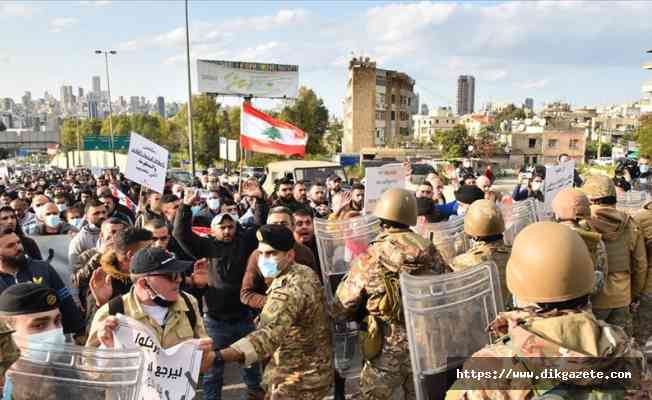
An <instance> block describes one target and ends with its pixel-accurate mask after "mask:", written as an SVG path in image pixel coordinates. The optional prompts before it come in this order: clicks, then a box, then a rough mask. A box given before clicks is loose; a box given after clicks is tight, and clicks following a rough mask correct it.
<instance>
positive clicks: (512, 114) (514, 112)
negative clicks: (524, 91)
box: [493, 104, 527, 131]
mask: <svg viewBox="0 0 652 400" xmlns="http://www.w3.org/2000/svg"><path fill="white" fill-rule="evenodd" d="M526 117H527V116H526V114H525V111H524V110H523V109H522V108H518V107H516V106H515V105H514V104H510V105H508V106H507V107H505V108H504V109H502V110H501V111H500V112H499V113H498V115H496V122H495V123H494V125H493V130H494V131H498V130H500V124H501V123H502V122H503V121H511V120H513V119H525V118H526Z"/></svg>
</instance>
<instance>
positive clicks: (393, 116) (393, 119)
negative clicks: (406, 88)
mask: <svg viewBox="0 0 652 400" xmlns="http://www.w3.org/2000/svg"><path fill="white" fill-rule="evenodd" d="M393 97H394V95H392V98H393ZM390 119H391V120H392V121H396V111H392V113H391V115H390Z"/></svg>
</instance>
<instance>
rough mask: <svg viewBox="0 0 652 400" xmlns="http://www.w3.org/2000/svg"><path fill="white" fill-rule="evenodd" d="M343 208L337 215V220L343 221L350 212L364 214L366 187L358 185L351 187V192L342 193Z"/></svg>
mask: <svg viewBox="0 0 652 400" xmlns="http://www.w3.org/2000/svg"><path fill="white" fill-rule="evenodd" d="M342 200H344V201H343V202H342V205H341V208H340V209H339V210H338V211H337V212H336V213H335V218H336V219H341V218H342V217H343V216H344V215H346V214H347V213H348V212H349V211H357V212H362V209H363V208H364V185H363V184H361V183H356V184H354V185H353V186H352V187H351V191H350V192H348V193H347V192H344V193H342Z"/></svg>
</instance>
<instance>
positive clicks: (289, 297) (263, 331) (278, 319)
mask: <svg viewBox="0 0 652 400" xmlns="http://www.w3.org/2000/svg"><path fill="white" fill-rule="evenodd" d="M302 292H303V289H302V288H300V287H298V288H297V289H296V290H294V288H293V287H292V286H286V287H281V288H278V289H274V290H273V291H272V292H271V293H270V294H269V296H268V297H267V302H266V303H265V306H264V307H263V311H262V312H261V314H260V324H259V326H258V329H257V330H255V331H254V332H252V333H250V334H249V335H248V336H247V337H245V338H243V339H240V340H238V341H237V342H235V343H234V344H233V345H232V346H231V347H232V348H234V349H236V350H238V351H239V352H241V353H243V354H244V356H245V365H251V364H253V363H254V362H256V361H258V360H262V359H264V358H267V357H270V356H271V355H272V354H273V353H274V351H276V349H277V348H278V347H279V346H280V344H281V342H282V341H283V340H284V338H285V337H286V336H287V333H288V330H289V329H290V328H291V327H292V326H293V325H294V324H295V321H296V320H297V319H298V318H299V315H300V314H301V311H302V310H303V308H304V299H305V297H304V295H303V294H302Z"/></svg>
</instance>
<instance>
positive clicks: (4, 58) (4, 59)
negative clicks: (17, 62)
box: [0, 55, 11, 64]
mask: <svg viewBox="0 0 652 400" xmlns="http://www.w3.org/2000/svg"><path fill="white" fill-rule="evenodd" d="M10 62H11V57H9V56H7V55H0V63H2V64H9V63H10Z"/></svg>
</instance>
